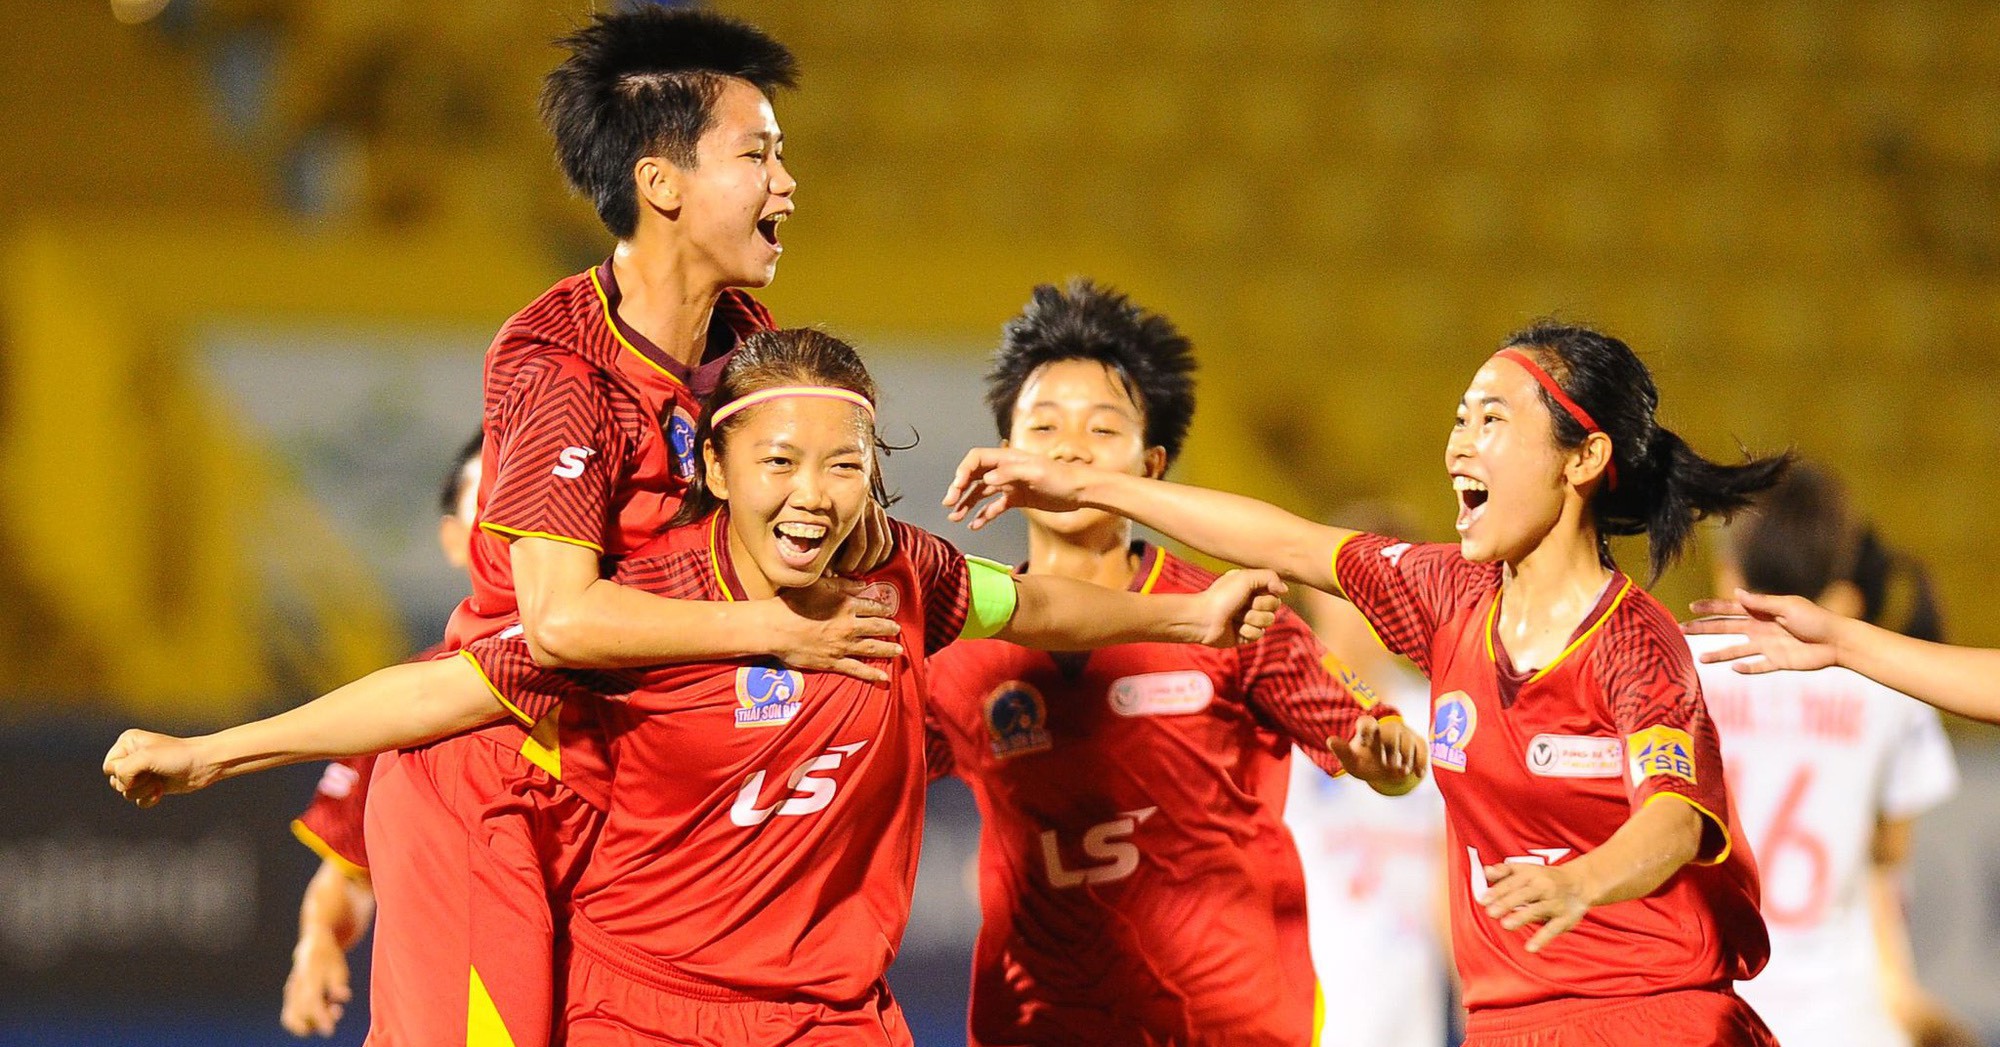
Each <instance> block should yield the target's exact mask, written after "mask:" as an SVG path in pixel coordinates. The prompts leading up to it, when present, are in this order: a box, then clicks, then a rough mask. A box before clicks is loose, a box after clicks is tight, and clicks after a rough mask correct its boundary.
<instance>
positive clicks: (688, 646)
mask: <svg viewBox="0 0 2000 1047" xmlns="http://www.w3.org/2000/svg"><path fill="white" fill-rule="evenodd" d="M777 604H778V601H775V600H743V601H736V602H715V601H708V600H670V599H668V598H666V597H664V596H657V595H655V594H653V593H649V592H646V591H644V590H641V589H634V588H632V587H630V586H625V585H619V584H617V583H616V582H611V581H607V580H604V579H598V580H596V581H593V582H591V583H590V584H589V585H587V586H585V587H584V588H583V589H581V590H580V591H578V592H576V593H574V594H572V595H571V596H569V597H567V598H561V597H558V598H555V599H551V600H549V601H548V602H547V603H546V605H544V606H540V607H535V608H532V609H531V608H530V607H529V606H528V605H527V604H526V603H524V604H523V605H522V608H521V627H522V633H523V639H525V640H526V641H527V642H528V651H529V653H530V654H531V655H532V656H533V657H534V659H535V662H536V664H538V665H541V666H543V667H545V668H553V669H622V668H636V667H641V666H650V665H663V664H669V663H673V662H692V661H707V660H711V659H727V658H746V657H750V656H753V655H759V654H771V653H775V650H776V644H775V642H774V633H775V624H774V619H775V617H776V616H775V614H774V612H775V611H776V609H777Z"/></svg>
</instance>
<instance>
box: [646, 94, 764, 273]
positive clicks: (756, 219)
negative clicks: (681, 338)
mask: <svg viewBox="0 0 2000 1047" xmlns="http://www.w3.org/2000/svg"><path fill="white" fill-rule="evenodd" d="M784 142H785V136H784V132H783V131H781V130H779V128H778V118H777V116H776V114H774V113H773V112H772V111H771V100H770V99H769V98H766V97H765V96H764V93H763V92H762V91H759V90H757V88H756V87H754V86H752V85H751V84H750V83H749V82H748V81H745V80H738V79H734V78H731V79H729V80H726V81H724V83H723V86H722V90H721V92H720V93H719V94H718V95H717V96H716V99H715V105H714V107H713V109H712V112H711V116H710V120H709V126H708V130H706V131H705V132H703V133H702V136H701V140H700V142H699V143H697V145H696V158H697V162H696V164H695V166H694V168H693V169H692V170H682V169H680V168H676V167H674V166H673V165H672V163H671V162H669V161H668V160H666V159H664V158H661V157H647V158H645V159H642V160H641V161H640V162H639V170H638V179H639V188H640V195H641V197H642V198H644V199H645V200H646V201H647V202H651V203H653V204H654V205H655V206H663V207H664V208H666V209H670V210H673V217H674V221H675V223H676V225H677V227H678V229H679V232H680V235H681V236H682V237H683V239H684V241H685V243H686V244H687V245H688V248H689V251H690V254H691V256H692V259H691V260H692V261H693V262H694V263H695V264H698V265H701V266H702V267H703V268H706V269H710V270H712V271H713V274H714V279H715V281H716V283H717V284H718V285H719V286H724V287H763V286H765V285H766V284H769V283H770V282H771V279H772V277H774V276H776V275H777V271H778V257H779V255H781V254H783V253H784V246H783V245H782V244H780V243H779V242H778V226H779V225H780V224H781V223H783V222H784V221H785V219H786V218H788V217H790V215H791V213H792V211H793V209H794V207H795V205H794V204H793V202H792V194H793V193H794V192H795V191H796V190H797V189H798V182H797V181H795V180H794V179H793V178H792V176H791V174H790V172H788V171H786V170H785V164H784V159H783V156H784ZM649 165H650V166H649ZM668 189H671V190H672V192H671V194H669V193H667V192H666V190H668ZM676 208H677V210H675V209H676Z"/></svg>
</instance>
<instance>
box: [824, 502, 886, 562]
mask: <svg viewBox="0 0 2000 1047" xmlns="http://www.w3.org/2000/svg"><path fill="white" fill-rule="evenodd" d="M895 554H896V534H895V532H894V531H892V530H890V528H889V514H888V512H887V511H886V510H884V509H883V508H882V507H881V506H879V505H877V504H875V500H874V499H872V498H871V499H869V500H868V502H867V503H866V504H865V506H864V507H863V508H862V511H861V522H860V523H859V524H856V525H855V527H854V530H853V532H852V533H850V534H849V535H848V536H847V540H846V541H844V542H842V543H840V548H838V549H835V550H834V552H833V571H834V573H835V574H843V575H850V576H852V575H857V574H867V573H868V572H869V571H872V570H874V569H876V568H877V567H880V566H882V565H883V564H885V563H888V562H889V557H891V556H894V555H895Z"/></svg>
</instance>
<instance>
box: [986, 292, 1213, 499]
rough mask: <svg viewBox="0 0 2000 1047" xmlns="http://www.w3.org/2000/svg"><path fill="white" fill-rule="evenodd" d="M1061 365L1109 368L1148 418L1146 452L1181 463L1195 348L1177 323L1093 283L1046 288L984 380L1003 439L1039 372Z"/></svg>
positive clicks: (1006, 333) (1011, 325)
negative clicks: (1160, 452)
mask: <svg viewBox="0 0 2000 1047" xmlns="http://www.w3.org/2000/svg"><path fill="white" fill-rule="evenodd" d="M1062 360H1089V361H1092V362H1094V363H1099V364H1103V365H1104V366H1105V367H1106V368H1108V369H1109V370H1110V371H1111V373H1112V374H1115V375H1117V376H1118V380H1119V381H1121V382H1123V383H1124V385H1125V392H1126V393H1127V394H1129V395H1130V396H1131V397H1132V402H1133V403H1134V404H1137V405H1138V406H1139V409H1140V411H1141V412H1143V414H1144V415H1145V419H1144V421H1145V425H1146V446H1147V447H1164V448H1166V451H1167V460H1168V461H1169V462H1171V461H1173V460H1174V459H1176V458H1178V457H1180V453H1181V446H1182V445H1183V444H1185V443H1187V433H1188V426H1189V425H1190V424H1192V423H1193V421H1194V371H1195V360H1194V350H1193V348H1192V347H1191V346H1189V345H1188V340H1187V338H1186V337H1184V336H1183V335H1182V334H1181V333H1180V331H1179V330H1178V329H1177V328H1175V327H1174V325H1173V322H1172V321H1170V320H1168V319H1167V318H1166V317H1164V316H1161V315H1160V314H1158V313H1153V312H1148V311H1146V310H1144V309H1141V308H1139V307H1138V306H1136V305H1133V304H1132V301H1131V299H1129V298H1126V297H1125V296H1124V295H1123V294H1120V293H1119V292H1117V291H1115V290H1113V289H1111V288H1109V287H1099V286H1098V285H1096V284H1095V283H1092V282H1091V281H1089V280H1087V279H1082V278H1078V279H1074V280H1071V281H1070V282H1069V283H1068V285H1067V286H1064V287H1057V286H1055V285H1054V284H1041V285H1039V286H1037V287H1036V288H1035V291H1034V294H1033V295H1031V296H1030V297H1029V299H1028V304H1027V305H1026V306H1024V307H1022V309H1021V313H1020V315H1018V316H1016V317H1014V318H1013V319H1012V320H1009V321H1007V326H1006V327H1004V328H1002V329H1001V332H1000V349H999V351H998V352H995V353H994V354H993V370H991V371H989V372H988V373H987V375H986V406H987V407H988V408H990V409H991V410H992V411H993V424H994V425H995V426H996V427H997V428H998V429H999V430H1000V436H1001V437H1002V438H1003V439H1004V438H1005V437H1006V436H1007V435H1008V434H1009V433H1010V432H1012V431H1013V428H1014V401H1016V400H1018V399H1020V397H1021V387H1022V386H1024V385H1026V384H1028V379H1029V378H1031V377H1033V376H1034V374H1035V372H1036V371H1038V370H1040V369H1041V368H1043V367H1044V366H1047V365H1048V364H1052V363H1056V362H1059V361H1062Z"/></svg>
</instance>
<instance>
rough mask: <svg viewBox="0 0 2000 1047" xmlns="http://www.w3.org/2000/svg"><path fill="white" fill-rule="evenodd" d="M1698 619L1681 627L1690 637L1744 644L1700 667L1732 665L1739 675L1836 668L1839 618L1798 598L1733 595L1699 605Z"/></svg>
mask: <svg viewBox="0 0 2000 1047" xmlns="http://www.w3.org/2000/svg"><path fill="white" fill-rule="evenodd" d="M1693 610H1694V613H1695V614H1697V615H1700V616H1701V617H1698V618H1696V619H1695V620H1693V621H1691V622H1686V623H1684V624H1683V625H1682V626H1681V630H1682V631H1683V632H1685V633H1687V634H1688V635H1690V636H1741V637H1743V642H1741V643H1738V644H1734V645H1732V646H1729V647H1724V648H1722V649H1720V650H1715V651H1707V652H1704V653H1703V654H1702V656H1701V660H1702V662H1704V663H1716V662H1735V663H1736V664H1735V665H1734V666H1732V668H1734V669H1735V670H1736V671H1737V672H1739V673H1768V672H1774V671H1776V670H1779V669H1797V670H1812V669H1824V668H1826V667H1828V666H1830V665H1833V664H1835V662H1836V661H1837V659H1838V652H1837V651H1836V650H1835V648H1834V646H1833V643H1832V639H1833V632H1834V627H1835V625H1836V624H1837V623H1838V622H1839V620H1840V619H1839V617H1838V616H1837V615H1835V614H1833V613H1832V612H1830V611H1828V610H1826V609H1825V608H1823V607H1821V606H1819V605H1818V604H1816V603H1813V602H1812V601H1811V600H1808V599H1806V598H1804V597H1802V596H1764V595H1760V594H1757V593H1750V592H1745V591H1743V590H1741V589H1739V590H1737V591H1736V598H1735V599H1733V600H1697V601H1695V603H1694V605H1693Z"/></svg>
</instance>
